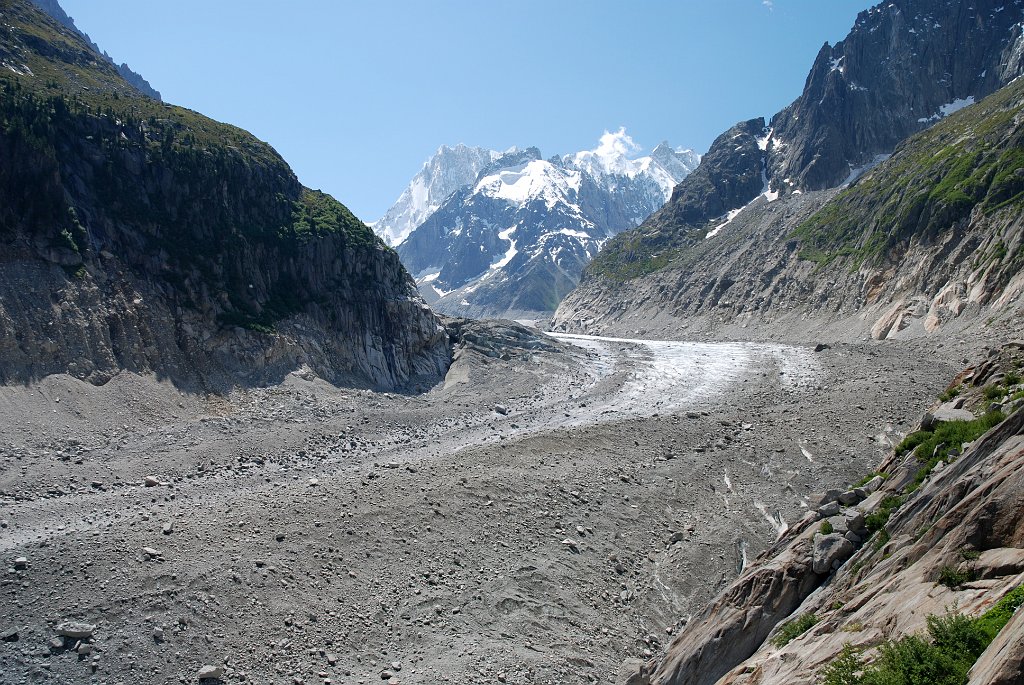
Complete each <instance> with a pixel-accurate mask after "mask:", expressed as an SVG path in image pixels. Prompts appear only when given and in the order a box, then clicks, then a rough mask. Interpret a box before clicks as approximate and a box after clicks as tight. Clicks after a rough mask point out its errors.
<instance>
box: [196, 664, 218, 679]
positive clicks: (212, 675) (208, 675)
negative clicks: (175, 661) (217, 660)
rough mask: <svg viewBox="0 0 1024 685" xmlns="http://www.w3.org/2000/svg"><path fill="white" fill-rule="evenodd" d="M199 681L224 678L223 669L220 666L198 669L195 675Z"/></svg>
mask: <svg viewBox="0 0 1024 685" xmlns="http://www.w3.org/2000/svg"><path fill="white" fill-rule="evenodd" d="M196 677H197V678H198V679H199V680H214V679H220V678H223V677H224V668H223V667H222V666H209V665H207V666H203V667H202V668H200V669H199V673H197V674H196Z"/></svg>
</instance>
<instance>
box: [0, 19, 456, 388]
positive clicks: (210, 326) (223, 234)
mask: <svg viewBox="0 0 1024 685" xmlns="http://www.w3.org/2000/svg"><path fill="white" fill-rule="evenodd" d="M0 13H2V17H0V65H2V66H0V151H2V154H0V156H2V158H3V159H4V164H3V166H2V167H0V196H2V197H3V202H2V203H0V206H2V208H0V243H2V246H3V248H2V250H0V264H2V268H0V359H2V364H0V368H2V372H0V374H2V380H3V382H6V383H15V382H30V381H34V380H38V379H40V378H42V377H44V376H47V375H49V374H56V373H69V374H71V375H73V376H76V377H78V378H82V379H87V380H89V381H91V382H94V383H103V382H106V381H107V380H108V379H109V378H111V377H112V376H113V375H114V374H116V373H118V371H120V370H123V369H127V370H132V371H138V372H156V373H157V374H159V375H161V376H164V377H169V378H170V379H171V380H173V381H175V382H176V383H179V384H187V385H194V384H196V383H201V384H204V385H206V386H208V387H209V386H213V387H222V386H230V385H234V384H237V383H253V382H267V381H271V380H275V379H279V378H281V377H283V376H284V375H285V374H287V373H288V372H289V371H292V370H294V369H296V368H299V367H302V366H306V367H309V368H310V369H311V370H312V371H313V372H315V373H316V374H319V375H321V376H323V377H325V378H328V379H330V380H332V381H335V382H342V381H344V382H352V383H360V384H368V385H374V386H387V387H392V386H396V385H400V384H405V383H408V382H410V381H412V380H413V379H415V378H416V377H417V376H422V377H425V378H430V379H435V378H437V377H438V374H440V373H442V372H443V369H444V368H445V367H446V365H447V360H448V346H447V338H446V335H445V334H444V332H443V329H442V328H441V326H440V325H439V322H438V321H437V319H436V318H435V317H434V315H433V314H432V313H431V311H430V310H429V308H428V307H427V306H426V305H425V304H424V303H423V301H422V300H421V299H420V298H419V297H418V296H417V295H416V291H415V289H414V284H413V283H412V281H411V279H410V278H409V276H408V275H407V274H406V272H405V271H404V270H403V269H402V267H401V264H400V263H399V261H398V257H397V255H396V254H395V253H394V252H393V251H391V250H389V249H388V248H386V247H385V246H384V245H383V244H381V243H380V241H379V240H378V239H377V238H376V237H375V236H374V235H373V233H372V232H371V231H370V229H368V228H367V227H366V226H364V225H363V224H362V223H360V222H359V221H358V220H357V219H356V218H355V217H354V216H352V214H351V213H350V212H349V211H348V210H347V209H346V208H345V207H343V206H342V205H341V204H339V203H338V202H337V201H335V200H334V199H333V198H331V197H329V196H327V195H325V194H323V193H320V192H318V191H314V190H310V189H307V188H303V187H302V186H301V185H300V184H299V182H298V180H297V179H296V177H295V175H294V174H293V173H292V171H291V169H290V168H289V167H288V165H287V164H286V163H285V162H284V161H283V160H282V159H281V158H280V157H279V156H278V155H277V153H276V152H275V151H274V150H273V149H272V148H270V146H268V145H266V144H265V143H263V142H261V141H259V140H256V139H255V138H253V137H252V136H251V135H250V134H248V133H246V132H245V131H242V130H239V129H237V128H234V127H232V126H228V125H225V124H220V123H218V122H215V121H212V120H210V119H207V118H205V117H202V116H201V115H199V114H196V113H195V112H191V111H189V110H186V109H183V108H179V107H172V106H170V105H165V104H163V103H160V102H157V101H155V100H152V99H150V98H148V97H145V96H143V95H140V94H139V93H138V92H137V91H136V90H135V89H134V88H133V87H131V86H130V85H129V84H128V83H127V82H125V81H124V80H123V79H122V78H121V77H120V75H119V74H118V73H117V71H116V70H115V69H114V67H113V65H111V64H110V63H109V62H107V61H106V60H105V59H103V58H102V57H101V56H100V55H99V54H97V53H96V52H95V51H94V50H93V49H92V48H91V47H90V46H89V45H88V44H87V43H86V42H85V40H84V39H83V38H82V36H81V35H79V34H78V33H77V32H76V31H73V30H70V29H68V28H66V27H64V26H62V25H61V24H59V23H57V22H56V21H54V20H53V19H51V18H50V17H49V16H47V15H46V14H44V13H42V12H41V11H39V10H38V9H37V8H36V7H35V6H34V5H33V4H31V3H29V2H28V1H27V0H15V1H13V2H8V3H4V5H3V6H2V9H0Z"/></svg>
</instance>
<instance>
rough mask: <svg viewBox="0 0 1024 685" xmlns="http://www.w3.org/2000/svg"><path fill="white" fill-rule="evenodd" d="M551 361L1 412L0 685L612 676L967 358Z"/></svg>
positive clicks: (34, 396) (738, 347) (854, 354)
mask: <svg viewBox="0 0 1024 685" xmlns="http://www.w3.org/2000/svg"><path fill="white" fill-rule="evenodd" d="M559 344H560V345H561V346H562V348H563V349H562V351H561V352H541V351H525V350H522V349H510V350H507V351H506V354H504V355H503V356H505V357H508V359H504V360H503V359H501V358H492V357H488V356H485V355H484V354H481V353H480V352H478V351H476V350H474V349H472V348H466V349H460V350H459V351H458V352H457V355H456V361H455V363H454V365H453V366H452V369H451V371H450V372H449V374H448V377H447V379H446V380H445V381H444V382H443V383H441V384H439V385H438V386H437V387H435V388H434V389H432V390H431V391H430V392H428V393H426V394H423V395H415V396H405V395H399V394H385V393H371V392H367V391H355V390H348V389H338V388H334V387H332V386H330V385H328V384H326V383H324V382H323V381H321V380H319V379H316V378H315V377H313V376H312V375H311V374H303V373H299V374H293V375H291V376H290V377H289V378H288V379H287V380H286V382H285V383H283V384H282V385H280V386H277V387H273V388H266V389H255V390H245V391H241V390H240V391H237V392H235V393H233V394H232V395H230V396H228V397H217V396H201V395H195V394H186V393H182V392H180V391H178V390H177V389H175V388H173V387H172V386H170V385H168V384H166V383H162V382H159V381H157V380H156V379H152V378H143V377H138V376H132V375H129V374H122V375H121V376H118V377H117V378H115V379H114V380H112V381H111V382H109V383H108V384H107V385H105V386H102V387H93V386H90V385H87V384H83V383H81V382H78V381H76V380H73V379H70V378H67V377H50V378H48V379H47V380H46V381H45V382H43V383H41V384H39V385H38V386H34V387H7V388H3V389H0V415H2V416H3V417H4V418H3V421H2V422H0V519H2V522H3V526H4V527H3V528H0V556H2V559H3V562H4V568H5V569H8V570H7V572H6V573H5V574H4V577H3V580H2V584H0V633H4V634H5V635H6V636H7V640H8V641H3V642H0V682H2V683H23V682H33V683H35V682H41V683H78V682H81V683H87V682H100V683H118V682H125V683H127V682H153V683H163V682H168V683H170V682H195V681H196V676H197V672H198V670H199V668H200V667H201V666H203V665H204V664H210V665H222V666H225V669H226V672H225V676H224V680H225V682H241V681H245V682H252V683H301V682H304V683H324V682H332V683H373V682H381V681H386V680H388V679H391V680H392V681H393V682H401V683H439V682H453V683H472V682H479V683H485V682H486V683H490V682H495V681H496V680H497V681H500V682H509V683H580V682H609V681H611V680H613V679H614V675H615V672H616V671H617V669H618V667H619V664H620V663H621V662H622V661H623V659H625V658H626V657H629V656H645V655H650V654H651V653H654V652H657V651H658V650H659V649H660V647H661V645H662V643H664V642H667V640H668V639H669V638H670V635H671V634H672V633H674V632H675V631H676V630H677V629H678V628H679V627H680V624H681V621H685V620H686V617H688V616H690V615H693V614H695V613H697V612H699V611H700V610H701V608H702V607H703V606H704V605H705V604H706V603H707V601H708V600H709V599H710V598H711V597H712V596H713V595H714V594H715V593H716V592H717V591H718V590H719V589H721V588H722V587H723V586H724V585H725V584H727V583H728V582H729V581H730V580H732V579H733V578H735V576H736V575H737V573H738V572H739V570H740V569H741V567H742V565H743V564H744V563H745V562H746V560H752V559H753V558H754V557H755V556H756V555H757V554H758V553H759V552H760V551H761V550H762V549H764V548H765V547H766V546H767V545H768V544H770V543H771V542H773V541H774V540H775V538H776V536H777V535H778V533H779V531H780V530H782V529H784V527H785V526H786V523H787V522H792V521H795V520H796V519H797V518H799V517H800V516H801V515H802V512H803V511H804V510H805V507H806V506H807V502H808V499H809V497H810V496H811V494H812V493H815V492H819V491H822V490H823V489H825V488H828V487H833V486H842V485H845V484H846V483H848V482H850V481H853V480H857V479H858V478H859V477H860V476H862V475H863V474H865V473H868V472H869V471H871V470H872V468H873V467H874V466H875V464H876V463H877V462H878V461H879V460H880V458H881V457H882V456H883V455H884V454H885V453H887V451H888V448H889V447H890V445H891V444H892V443H893V442H894V441H896V440H898V439H899V438H900V437H901V436H902V434H903V433H905V432H906V431H908V430H909V429H910V428H911V426H912V425H913V424H915V423H916V420H917V419H918V418H919V417H920V415H921V413H922V411H923V410H924V409H925V408H926V406H927V405H928V404H929V403H930V401H931V399H932V398H934V397H935V396H936V395H937V394H938V393H939V392H941V389H942V388H943V387H945V385H946V383H947V382H948V381H949V380H950V379H951V378H952V376H953V375H954V374H955V373H956V371H958V370H959V369H960V367H961V366H962V362H963V361H964V357H966V356H967V354H968V352H969V351H971V347H972V346H971V344H969V343H967V342H963V341H961V342H956V341H949V342H947V344H945V345H943V344H941V343H936V342H934V341H918V342H914V341H909V342H902V343H900V344H892V343H875V344H858V345H837V346H835V347H833V348H830V349H826V350H823V351H821V352H814V351H813V348H811V347H785V346H770V345H756V344H745V343H727V344H726V343H723V344H716V343H705V344H695V343H693V344H687V343H668V342H661V343H652V344H646V343H641V342H637V341H629V340H600V339H592V338H591V339H586V338H584V339H579V338H573V337H571V336H563V337H562V338H561V340H560V342H559ZM498 405H501V406H500V407H499V406H498ZM147 478H148V479H149V484H148V485H147ZM20 557H24V558H25V560H26V561H25V562H24V563H18V564H16V563H15V559H17V558H20ZM16 567H17V568H16ZM69 620H75V621H82V622H86V623H89V624H93V625H95V633H94V638H93V639H94V645H95V648H94V650H93V651H92V652H91V653H88V650H83V652H85V653H82V654H77V653H75V652H73V651H71V649H69V647H72V646H73V644H65V645H63V646H59V645H58V644H57V643H54V644H53V645H51V640H52V639H53V638H54V636H55V635H56V633H55V626H56V625H57V624H59V623H61V622H62V621H69ZM11 630H13V631H16V637H15V636H12V635H11V634H10V633H7V632H5V631H11ZM58 643H59V641H58Z"/></svg>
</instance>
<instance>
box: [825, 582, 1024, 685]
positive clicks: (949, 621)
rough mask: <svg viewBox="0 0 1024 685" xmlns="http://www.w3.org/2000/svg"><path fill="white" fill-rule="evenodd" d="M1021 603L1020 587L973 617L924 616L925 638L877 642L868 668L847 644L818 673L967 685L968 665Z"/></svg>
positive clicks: (907, 684)
mask: <svg viewBox="0 0 1024 685" xmlns="http://www.w3.org/2000/svg"><path fill="white" fill-rule="evenodd" d="M1018 591H1019V592H1018ZM1015 593H1017V594H1015ZM1021 603H1024V586H1022V587H1020V588H1017V589H1016V590H1014V591H1013V592H1011V593H1009V594H1007V595H1006V597H1004V598H1003V599H1002V600H1000V601H999V602H997V603H996V605H995V606H993V607H992V608H991V609H989V610H988V611H987V612H985V614H984V615H982V616H981V617H980V618H977V619H972V618H969V617H967V616H964V615H963V614H959V613H951V614H947V615H946V616H941V617H940V616H929V617H928V619H927V621H928V632H927V634H925V635H908V636H906V637H904V638H901V639H899V640H897V641H895V642H884V643H882V644H881V645H880V646H879V649H878V658H877V659H876V660H875V662H874V663H873V664H870V665H865V664H864V661H863V659H862V658H861V656H860V652H859V651H858V650H857V649H856V648H855V647H853V646H852V645H849V644H847V645H845V646H844V647H843V649H842V651H841V652H839V654H838V655H836V657H835V658H834V659H833V660H832V661H831V662H830V663H829V664H828V666H826V667H825V669H824V670H823V671H822V672H821V683H822V685H966V684H967V673H968V671H970V669H971V666H972V665H973V664H974V662H975V661H977V660H978V657H979V656H981V654H982V652H984V651H985V649H986V648H987V647H988V645H989V644H991V642H992V640H993V639H994V637H995V635H996V633H998V632H999V630H1000V629H1002V627H1003V626H1004V625H1006V623H1007V621H1009V618H1010V616H1011V615H1012V614H1013V611H1014V607H1015V606H1020V604H1021Z"/></svg>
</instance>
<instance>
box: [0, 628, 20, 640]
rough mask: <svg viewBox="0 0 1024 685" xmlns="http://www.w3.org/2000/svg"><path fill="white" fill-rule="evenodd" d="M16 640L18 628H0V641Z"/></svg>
mask: <svg viewBox="0 0 1024 685" xmlns="http://www.w3.org/2000/svg"><path fill="white" fill-rule="evenodd" d="M17 641H18V629H17V628H8V629H6V630H0V642H17Z"/></svg>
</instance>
